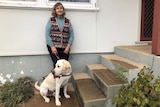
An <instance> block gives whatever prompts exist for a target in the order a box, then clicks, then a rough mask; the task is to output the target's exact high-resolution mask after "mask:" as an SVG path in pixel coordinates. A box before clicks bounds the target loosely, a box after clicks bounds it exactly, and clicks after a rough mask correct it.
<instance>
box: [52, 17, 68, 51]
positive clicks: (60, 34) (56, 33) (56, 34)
mask: <svg viewBox="0 0 160 107" xmlns="http://www.w3.org/2000/svg"><path fill="white" fill-rule="evenodd" d="M50 22H51V38H52V41H53V43H54V46H55V47H56V48H65V47H66V46H67V44H68V41H69V26H70V21H69V19H67V18H65V19H64V25H63V28H62V30H61V29H60V28H59V25H58V22H57V21H56V18H55V17H51V18H50Z"/></svg>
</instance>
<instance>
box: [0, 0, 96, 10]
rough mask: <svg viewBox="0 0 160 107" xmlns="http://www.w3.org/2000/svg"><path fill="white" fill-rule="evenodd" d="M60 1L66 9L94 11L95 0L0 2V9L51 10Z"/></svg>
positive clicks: (3, 0)
mask: <svg viewBox="0 0 160 107" xmlns="http://www.w3.org/2000/svg"><path fill="white" fill-rule="evenodd" d="M57 1H60V2H62V3H63V5H64V7H65V8H66V9H83V10H94V9H97V8H96V1H97V0H0V7H12V8H13V7H15V8H18V7H22V8H43V9H45V8H52V7H53V5H54V4H55V3H56V2H57Z"/></svg>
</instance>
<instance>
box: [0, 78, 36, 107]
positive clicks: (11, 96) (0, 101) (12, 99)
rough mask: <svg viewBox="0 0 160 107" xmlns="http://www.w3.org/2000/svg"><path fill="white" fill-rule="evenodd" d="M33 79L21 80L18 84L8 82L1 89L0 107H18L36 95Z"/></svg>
mask: <svg viewBox="0 0 160 107" xmlns="http://www.w3.org/2000/svg"><path fill="white" fill-rule="evenodd" d="M32 83H33V81H32V78H30V77H23V78H19V79H18V80H17V81H16V82H13V83H11V82H6V83H5V84H4V85H3V86H2V87H1V88H0V107H17V105H18V104H20V103H24V102H26V101H27V100H28V99H30V98H31V97H32V96H33V95H34V90H33V86H32Z"/></svg>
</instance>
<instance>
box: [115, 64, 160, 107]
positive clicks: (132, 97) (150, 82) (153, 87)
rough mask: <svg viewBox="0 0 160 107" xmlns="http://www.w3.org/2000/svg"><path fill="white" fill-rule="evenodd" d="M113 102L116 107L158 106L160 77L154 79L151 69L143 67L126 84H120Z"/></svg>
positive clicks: (159, 103) (159, 104)
mask: <svg viewBox="0 0 160 107" xmlns="http://www.w3.org/2000/svg"><path fill="white" fill-rule="evenodd" d="M113 103H114V104H116V106H117V107H133V106H135V107H160V77H159V76H158V77H157V78H156V79H154V75H153V71H152V70H151V69H149V68H147V67H144V68H143V69H141V71H140V72H139V73H138V75H137V78H134V79H132V81H131V83H130V84H129V85H128V86H124V85H123V86H121V88H120V90H119V94H118V95H117V96H116V97H115V98H114V99H113Z"/></svg>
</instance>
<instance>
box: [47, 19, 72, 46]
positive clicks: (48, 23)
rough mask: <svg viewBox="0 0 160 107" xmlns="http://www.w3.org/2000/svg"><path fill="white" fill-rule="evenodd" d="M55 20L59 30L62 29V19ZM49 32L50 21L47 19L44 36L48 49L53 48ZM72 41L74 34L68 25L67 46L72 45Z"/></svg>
mask: <svg viewBox="0 0 160 107" xmlns="http://www.w3.org/2000/svg"><path fill="white" fill-rule="evenodd" d="M56 20H57V21H58V25H59V28H60V29H63V25H64V18H58V17H56ZM50 32H51V23H50V19H49V20H48V22H47V25H46V29H45V36H46V42H47V45H49V46H50V47H52V46H54V43H53V41H52V38H51V37H50V36H51V33H50ZM73 40H74V32H73V28H72V25H71V23H70V26H69V41H68V44H70V45H72V43H73Z"/></svg>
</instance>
